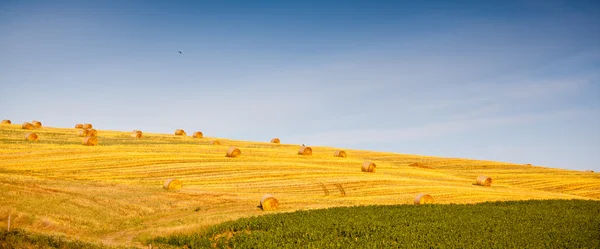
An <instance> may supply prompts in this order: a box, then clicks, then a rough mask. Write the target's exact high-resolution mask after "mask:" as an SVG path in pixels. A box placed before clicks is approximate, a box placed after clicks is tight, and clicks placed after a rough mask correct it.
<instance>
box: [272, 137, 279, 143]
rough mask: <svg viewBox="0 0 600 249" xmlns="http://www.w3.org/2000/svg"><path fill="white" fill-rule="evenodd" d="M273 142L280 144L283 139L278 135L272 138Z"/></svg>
mask: <svg viewBox="0 0 600 249" xmlns="http://www.w3.org/2000/svg"><path fill="white" fill-rule="evenodd" d="M271 143H274V144H279V143H281V140H279V138H278V137H276V138H273V139H271Z"/></svg>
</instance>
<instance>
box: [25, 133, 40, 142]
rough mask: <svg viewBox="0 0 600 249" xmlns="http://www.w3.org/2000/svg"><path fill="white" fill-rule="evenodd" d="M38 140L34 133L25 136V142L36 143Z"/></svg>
mask: <svg viewBox="0 0 600 249" xmlns="http://www.w3.org/2000/svg"><path fill="white" fill-rule="evenodd" d="M38 139H39V137H38V135H37V134H36V133H34V132H31V133H27V134H25V140H27V141H31V142H35V141H38Z"/></svg>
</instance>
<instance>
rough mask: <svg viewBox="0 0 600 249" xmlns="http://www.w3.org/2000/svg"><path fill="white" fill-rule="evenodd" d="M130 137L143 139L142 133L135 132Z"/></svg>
mask: <svg viewBox="0 0 600 249" xmlns="http://www.w3.org/2000/svg"><path fill="white" fill-rule="evenodd" d="M130 136H131V137H132V138H142V131H138V130H133V131H132V132H131V135H130Z"/></svg>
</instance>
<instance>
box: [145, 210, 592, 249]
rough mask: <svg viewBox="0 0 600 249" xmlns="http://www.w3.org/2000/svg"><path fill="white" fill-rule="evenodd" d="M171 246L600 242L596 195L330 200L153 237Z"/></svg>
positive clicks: (564, 244)
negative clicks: (439, 201) (466, 200)
mask: <svg viewBox="0 0 600 249" xmlns="http://www.w3.org/2000/svg"><path fill="white" fill-rule="evenodd" d="M153 244H155V245H156V244H160V245H164V244H166V245H171V246H175V247H177V248H207V247H217V248H307V247H308V248H399V247H400V248H431V247H434V248H446V247H452V248H600V202H599V201H583V200H571V201H570V200H552V201H509V202H488V203H480V204H475V205H470V204H446V205H425V206H412V205H393V206H362V207H335V208H328V209H322V210H310V211H297V212H293V213H285V214H276V215H265V216H261V217H251V218H243V219H240V220H237V221H232V222H226V223H223V224H220V225H217V226H214V227H212V228H210V229H208V230H207V231H205V232H202V233H199V234H191V235H179V236H169V237H160V238H157V239H155V240H154V241H153Z"/></svg>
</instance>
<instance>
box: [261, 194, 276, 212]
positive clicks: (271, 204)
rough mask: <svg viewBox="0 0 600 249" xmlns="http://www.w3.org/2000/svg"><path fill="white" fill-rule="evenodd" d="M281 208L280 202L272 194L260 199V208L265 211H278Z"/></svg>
mask: <svg viewBox="0 0 600 249" xmlns="http://www.w3.org/2000/svg"><path fill="white" fill-rule="evenodd" d="M277 207H279V201H278V200H277V199H276V198H275V197H274V196H273V195H271V194H266V195H263V197H262V198H261V199H260V208H262V210H265V211H273V210H277Z"/></svg>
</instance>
